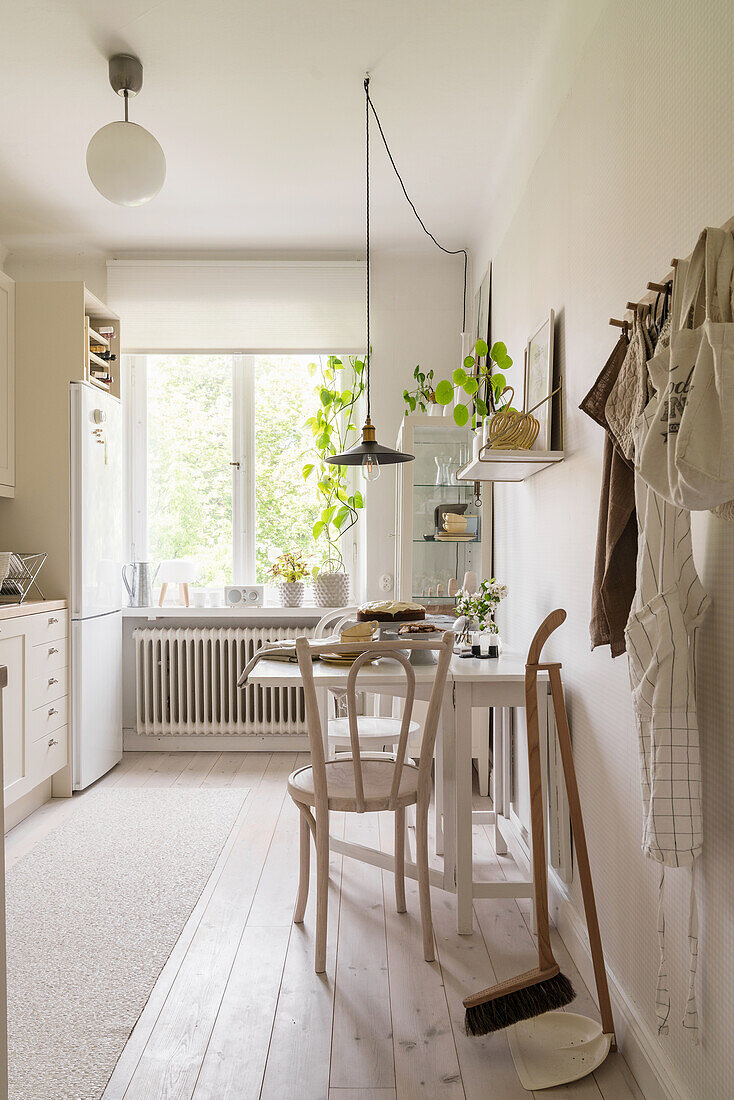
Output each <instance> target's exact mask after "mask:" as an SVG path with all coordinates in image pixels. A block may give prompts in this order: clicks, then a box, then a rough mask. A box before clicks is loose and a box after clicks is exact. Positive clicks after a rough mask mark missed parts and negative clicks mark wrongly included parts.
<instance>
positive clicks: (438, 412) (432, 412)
mask: <svg viewBox="0 0 734 1100" xmlns="http://www.w3.org/2000/svg"><path fill="white" fill-rule="evenodd" d="M443 410H444V406H443V405H439V404H438V402H436V401H430V402H429V403H428V415H429V416H443Z"/></svg>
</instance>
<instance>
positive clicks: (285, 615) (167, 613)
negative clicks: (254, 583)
mask: <svg viewBox="0 0 734 1100" xmlns="http://www.w3.org/2000/svg"><path fill="white" fill-rule="evenodd" d="M328 610H329V608H328V607H279V606H265V607H173V606H171V607H123V609H122V616H123V618H124V619H224V620H226V621H227V622H237V621H238V620H244V621H247V622H251V621H253V620H256V619H265V620H266V621H269V622H273V621H276V620H278V619H282V620H284V621H287V622H301V621H302V620H303V621H308V620H313V622H318V620H319V619H321V618H322V617H323V616H324V615H325V614H326V612H327V611H328Z"/></svg>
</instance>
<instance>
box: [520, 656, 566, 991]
mask: <svg viewBox="0 0 734 1100" xmlns="http://www.w3.org/2000/svg"><path fill="white" fill-rule="evenodd" d="M544 686H545V685H544ZM525 710H526V723H527V737H528V780H529V784H530V827H531V833H532V842H533V891H534V894H535V922H536V926H537V930H538V966H539V967H540V969H541V970H547V969H548V968H550V967H553V966H557V965H558V964H557V963H556V960H555V959H554V958H553V951H552V949H551V940H550V925H549V918H548V879H547V870H546V853H545V829H544V827H543V780H542V777H541V771H540V731H539V726H538V673H537V669H534V668H530V669H528V670H527V671H526V674H525Z"/></svg>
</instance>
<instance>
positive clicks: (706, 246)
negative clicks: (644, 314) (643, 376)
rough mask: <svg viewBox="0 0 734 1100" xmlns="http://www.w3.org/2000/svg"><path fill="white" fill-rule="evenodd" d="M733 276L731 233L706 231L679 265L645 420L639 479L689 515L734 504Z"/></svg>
mask: <svg viewBox="0 0 734 1100" xmlns="http://www.w3.org/2000/svg"><path fill="white" fill-rule="evenodd" d="M733 274H734V238H733V237H732V235H731V233H727V232H725V231H724V230H721V229H705V230H704V231H703V233H702V234H701V236H700V237H699V239H698V242H697V244H696V247H695V249H694V251H693V255H692V256H691V259H690V261H689V262H688V263H685V262H681V263H680V264H679V265H678V270H677V272H676V280H675V287H674V294H673V311H672V333H671V340H670V349H669V353H668V354H667V355H665V356H661V357H660V361H659V362H658V363H657V364H656V366H657V370H656V371H655V372H654V375H656V376H653V379H652V380H653V384H654V385H655V386H656V387H657V393H656V394H655V396H654V397H653V398H652V400H651V401H650V402H649V404H648V406H647V408H646V409H645V412H644V414H643V416H644V420H645V425H646V429H647V430H646V434H645V437H644V440H643V442H642V446H641V448H640V450H639V452H638V455H637V467H638V470H639V473H640V476H641V477H642V478H643V479H644V480H645V481H646V482H647V484H648V485H650V486H651V487H652V488H653V489H655V491H656V492H657V493H659V494H660V495H661V496H662V497H664V498H665V499H666V500H668V501H670V502H671V503H672V504H675V505H677V506H678V507H680V508H687V509H689V510H691V511H705V510H706V509H710V508H716V507H718V506H719V505H721V504H725V503H726V502H728V501H730V500H731V499H732V498H733V497H734V323H733V322H732V275H733ZM699 319H700V323H699V324H696V323H695V322H696V321H699ZM651 373H653V372H651Z"/></svg>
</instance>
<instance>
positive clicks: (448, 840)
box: [437, 684, 456, 892]
mask: <svg viewBox="0 0 734 1100" xmlns="http://www.w3.org/2000/svg"><path fill="white" fill-rule="evenodd" d="M453 691H454V685H453V684H447V685H446V687H445V689H444V697H443V706H442V708H441V769H440V773H438V768H437V785H438V783H440V784H441V808H442V810H443V829H442V833H443V879H444V883H445V889H446V890H451V891H452V892H453V891H454V890H455V889H456V790H455V786H454V784H455V775H456V770H455V769H456V715H455V713H454V694H453Z"/></svg>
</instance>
